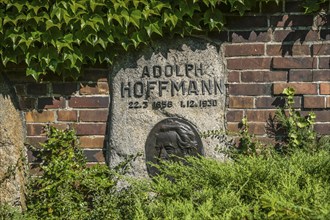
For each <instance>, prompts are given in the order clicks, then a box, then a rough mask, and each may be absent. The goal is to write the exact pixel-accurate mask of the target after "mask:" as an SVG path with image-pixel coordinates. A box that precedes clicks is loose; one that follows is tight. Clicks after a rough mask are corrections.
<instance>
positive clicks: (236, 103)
mask: <svg viewBox="0 0 330 220" xmlns="http://www.w3.org/2000/svg"><path fill="white" fill-rule="evenodd" d="M229 108H253V98H252V97H232V96H231V97H229Z"/></svg>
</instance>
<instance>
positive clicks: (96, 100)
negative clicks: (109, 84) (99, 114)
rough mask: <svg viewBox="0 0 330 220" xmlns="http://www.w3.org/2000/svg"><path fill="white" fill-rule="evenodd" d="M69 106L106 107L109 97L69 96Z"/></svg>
mask: <svg viewBox="0 0 330 220" xmlns="http://www.w3.org/2000/svg"><path fill="white" fill-rule="evenodd" d="M69 106H70V107H72V108H107V107H108V106H109V97H108V96H106V97H99V96H97V97H71V99H69Z"/></svg>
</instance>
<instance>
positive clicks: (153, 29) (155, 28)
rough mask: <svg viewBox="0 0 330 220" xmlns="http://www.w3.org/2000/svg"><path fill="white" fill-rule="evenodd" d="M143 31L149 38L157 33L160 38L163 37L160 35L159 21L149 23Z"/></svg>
mask: <svg viewBox="0 0 330 220" xmlns="http://www.w3.org/2000/svg"><path fill="white" fill-rule="evenodd" d="M145 29H146V30H147V34H148V36H149V37H150V36H151V34H152V33H157V34H159V35H160V36H163V34H162V29H161V27H160V25H159V21H156V22H154V23H150V24H149V25H148V26H146V27H145Z"/></svg>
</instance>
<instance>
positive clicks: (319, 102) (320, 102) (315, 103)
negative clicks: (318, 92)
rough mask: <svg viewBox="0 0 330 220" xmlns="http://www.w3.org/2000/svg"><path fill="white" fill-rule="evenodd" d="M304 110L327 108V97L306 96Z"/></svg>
mask: <svg viewBox="0 0 330 220" xmlns="http://www.w3.org/2000/svg"><path fill="white" fill-rule="evenodd" d="M304 108H325V97H323V96H304Z"/></svg>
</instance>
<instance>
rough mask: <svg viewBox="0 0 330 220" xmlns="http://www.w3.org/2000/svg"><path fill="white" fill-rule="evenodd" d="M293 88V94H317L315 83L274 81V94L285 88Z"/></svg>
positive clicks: (280, 92)
mask: <svg viewBox="0 0 330 220" xmlns="http://www.w3.org/2000/svg"><path fill="white" fill-rule="evenodd" d="M288 87H291V88H294V89H295V91H296V92H295V94H296V95H298V94H302V95H304V94H307V95H316V94H317V84H316V83H274V87H273V90H274V94H275V95H278V94H282V92H283V90H284V89H285V88H288Z"/></svg>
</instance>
